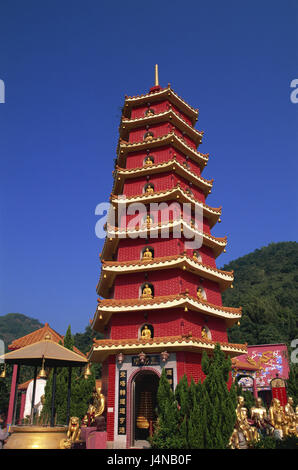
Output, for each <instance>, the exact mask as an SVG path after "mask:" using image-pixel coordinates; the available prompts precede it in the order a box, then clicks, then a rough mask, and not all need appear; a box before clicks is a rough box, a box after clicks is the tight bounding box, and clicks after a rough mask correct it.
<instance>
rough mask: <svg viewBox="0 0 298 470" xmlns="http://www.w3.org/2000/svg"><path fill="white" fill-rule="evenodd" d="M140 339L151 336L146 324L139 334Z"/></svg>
mask: <svg viewBox="0 0 298 470" xmlns="http://www.w3.org/2000/svg"><path fill="white" fill-rule="evenodd" d="M141 337H142V339H150V338H151V331H150V330H149V328H148V326H147V325H145V326H144V328H143V330H142V334H141Z"/></svg>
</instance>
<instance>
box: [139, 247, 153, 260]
mask: <svg viewBox="0 0 298 470" xmlns="http://www.w3.org/2000/svg"><path fill="white" fill-rule="evenodd" d="M152 258H153V256H152V251H151V250H149V248H148V247H147V248H146V249H145V251H144V252H143V257H142V260H143V261H148V260H151V259H152Z"/></svg>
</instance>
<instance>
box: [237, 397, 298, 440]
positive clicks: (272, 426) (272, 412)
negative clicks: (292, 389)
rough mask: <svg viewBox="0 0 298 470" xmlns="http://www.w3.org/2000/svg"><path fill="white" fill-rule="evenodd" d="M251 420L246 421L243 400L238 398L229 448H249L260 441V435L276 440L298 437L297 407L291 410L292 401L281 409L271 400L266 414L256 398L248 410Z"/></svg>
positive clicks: (275, 400)
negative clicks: (271, 436) (272, 437)
mask: <svg viewBox="0 0 298 470" xmlns="http://www.w3.org/2000/svg"><path fill="white" fill-rule="evenodd" d="M250 416H251V419H250V420H249V419H248V411H247V408H246V407H245V406H244V398H243V397H242V396H239V397H238V405H237V408H236V424H235V428H234V431H233V433H232V436H231V438H230V447H231V448H232V449H240V448H241V447H249V446H251V445H252V443H253V442H257V441H259V440H260V433H261V434H263V435H266V434H267V435H273V436H274V437H276V438H277V439H282V438H284V437H287V436H298V407H296V411H294V409H293V399H292V398H291V397H289V398H288V402H287V404H286V405H285V407H284V408H283V407H282V406H281V404H280V401H279V400H278V399H277V398H274V399H273V400H272V403H271V406H270V408H269V413H267V410H266V408H265V407H264V406H263V405H262V399H261V398H256V402H255V406H253V407H252V408H251V409H250Z"/></svg>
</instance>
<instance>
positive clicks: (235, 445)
mask: <svg viewBox="0 0 298 470" xmlns="http://www.w3.org/2000/svg"><path fill="white" fill-rule="evenodd" d="M229 447H230V448H231V449H240V445H239V435H238V429H237V428H234V429H233V432H232V435H231V437H230V440H229Z"/></svg>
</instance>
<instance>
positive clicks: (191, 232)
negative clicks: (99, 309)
mask: <svg viewBox="0 0 298 470" xmlns="http://www.w3.org/2000/svg"><path fill="white" fill-rule="evenodd" d="M180 226H181V227H182V229H181V230H182V232H183V233H185V234H186V233H187V234H188V236H189V238H193V237H194V236H195V235H197V236H201V237H202V243H203V246H202V247H201V248H200V249H199V252H200V253H201V252H202V251H203V249H205V250H204V251H205V252H206V249H209V250H212V257H213V258H212V259H214V258H216V257H217V256H219V255H220V254H221V253H222V252H223V251H225V249H226V246H227V237H223V238H218V237H213V236H212V235H210V234H208V233H204V232H201V231H199V230H197V229H196V227H195V226H194V225H192V224H191V223H189V222H187V221H185V220H184V219H177V220H170V221H169V222H164V223H163V222H158V223H155V224H154V223H153V224H151V225H150V226H148V225H144V226H142V225H141V227H139V228H132V229H130V228H126V227H123V228H121V227H120V228H118V227H113V226H111V225H109V224H108V225H107V238H106V239H105V243H104V246H103V249H102V253H101V259H104V260H109V259H113V254H114V253H116V252H117V250H118V245H119V243H120V240H122V241H121V245H123V239H124V238H126V239H127V240H128V241H129V240H130V239H134V240H135V244H136V245H138V244H140V243H141V244H142V245H144V241H143V239H144V238H145V239H146V238H147V237H148V238H149V239H150V244H152V243H154V244H155V243H156V241H155V237H158V236H159V235H160V232H161V231H162V230H169V240H170V239H172V238H171V234H172V233H173V231H175V230H176V228H177V227H180ZM137 236H139V239H137V238H136V237H137ZM180 240H181V243H179V245H178V244H177V247H180V246H181V248H182V247H184V245H185V243H186V241H187V239H186V238H185V237H183V236H182V237H181V239H180ZM177 249H178V248H177ZM180 252H181V251H179V253H180ZM177 254H178V251H177ZM132 259H133V258H132Z"/></svg>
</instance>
